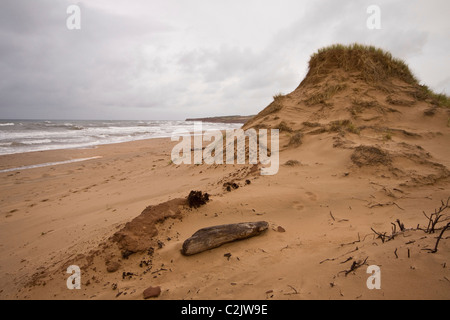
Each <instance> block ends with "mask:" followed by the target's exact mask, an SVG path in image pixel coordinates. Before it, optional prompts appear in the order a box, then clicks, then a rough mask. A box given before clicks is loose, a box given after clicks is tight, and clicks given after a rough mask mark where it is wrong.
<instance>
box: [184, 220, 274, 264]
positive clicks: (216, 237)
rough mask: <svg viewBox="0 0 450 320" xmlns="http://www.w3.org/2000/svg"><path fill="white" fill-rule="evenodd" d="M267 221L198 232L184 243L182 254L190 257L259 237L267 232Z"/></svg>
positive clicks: (230, 225) (227, 225)
mask: <svg viewBox="0 0 450 320" xmlns="http://www.w3.org/2000/svg"><path fill="white" fill-rule="evenodd" d="M268 228H269V224H268V223H267V222H266V221H258V222H244V223H235V224H225V225H220V226H214V227H208V228H203V229H200V230H198V231H197V232H196V233H194V234H193V235H192V237H190V238H189V239H187V240H186V241H185V242H184V243H183V248H182V250H181V253H182V254H184V255H186V256H190V255H193V254H196V253H200V252H203V251H206V250H209V249H213V248H217V247H219V246H221V245H222V244H225V243H228V242H232V241H235V240H242V239H247V238H250V237H254V236H257V235H259V234H261V233H262V232H264V231H265V230H267V229H268Z"/></svg>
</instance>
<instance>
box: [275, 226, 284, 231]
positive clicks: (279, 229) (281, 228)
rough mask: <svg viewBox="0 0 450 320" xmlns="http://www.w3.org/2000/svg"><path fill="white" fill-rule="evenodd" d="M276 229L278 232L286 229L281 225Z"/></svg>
mask: <svg viewBox="0 0 450 320" xmlns="http://www.w3.org/2000/svg"><path fill="white" fill-rule="evenodd" d="M277 231H278V232H286V230H285V229H284V228H283V227H281V226H278V228H277Z"/></svg>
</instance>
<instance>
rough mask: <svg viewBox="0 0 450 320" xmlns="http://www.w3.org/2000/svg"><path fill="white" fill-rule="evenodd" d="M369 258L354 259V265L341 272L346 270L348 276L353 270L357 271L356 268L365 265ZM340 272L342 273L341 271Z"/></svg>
mask: <svg viewBox="0 0 450 320" xmlns="http://www.w3.org/2000/svg"><path fill="white" fill-rule="evenodd" d="M367 259H369V257H367V258H366V259H364V261H361V260H360V261H353V263H352V265H351V266H350V269H349V270H344V271H341V272H344V273H345V276H347V275H348V274H349V273H350V272H353V271H355V270H356V269H358V268H359V267H361V266H363V265H365V264H366V262H367ZM341 272H340V273H341Z"/></svg>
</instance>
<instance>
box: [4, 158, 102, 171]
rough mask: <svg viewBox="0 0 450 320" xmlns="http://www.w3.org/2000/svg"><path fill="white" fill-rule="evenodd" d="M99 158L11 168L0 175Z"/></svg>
mask: <svg viewBox="0 0 450 320" xmlns="http://www.w3.org/2000/svg"><path fill="white" fill-rule="evenodd" d="M99 158H102V157H101V156H97V157H90V158H81V159H73V160H65V161H57V162H46V163H40V164H33V165H30V166H23V167H17V168H11V169H4V170H0V173H3V172H11V171H16V170H26V169H34V168H42V167H49V166H56V165H60V164H66V163H73V162H81V161H87V160H93V159H99Z"/></svg>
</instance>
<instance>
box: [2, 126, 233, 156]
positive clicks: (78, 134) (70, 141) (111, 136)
mask: <svg viewBox="0 0 450 320" xmlns="http://www.w3.org/2000/svg"><path fill="white" fill-rule="evenodd" d="M0 125H3V126H2V128H0V155H4V154H14V153H23V152H33V151H43V150H55V149H70V148H89V147H93V146H97V145H103V144H112V143H121V142H128V141H134V140H143V139H152V138H164V137H167V138H169V137H171V135H172V132H174V131H175V130H177V129H181V130H186V131H188V132H190V131H192V128H193V122H191V121H189V122H186V121H176V120H171V121H148V120H145V121H142V120H138V121H50V120H47V121H23V120H21V121H20V123H19V122H7V121H5V122H4V123H0ZM240 126H241V125H240V124H217V123H203V129H204V130H205V131H209V130H225V129H236V128H238V127H240Z"/></svg>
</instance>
